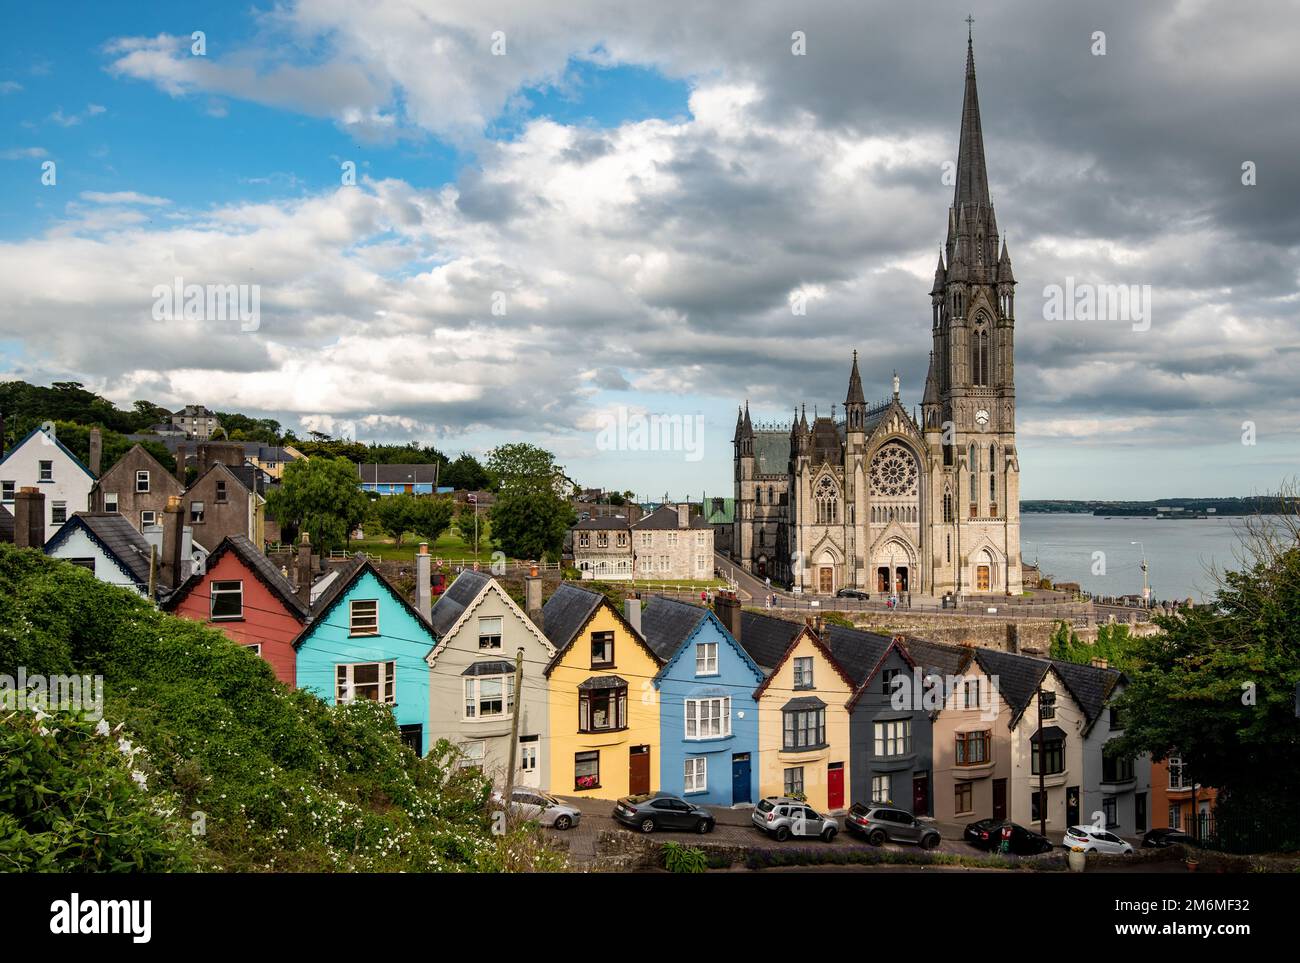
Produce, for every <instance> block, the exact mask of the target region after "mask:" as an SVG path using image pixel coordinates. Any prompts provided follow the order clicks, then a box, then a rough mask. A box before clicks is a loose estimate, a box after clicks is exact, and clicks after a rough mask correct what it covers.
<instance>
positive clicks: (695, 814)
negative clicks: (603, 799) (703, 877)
mask: <svg viewBox="0 0 1300 963" xmlns="http://www.w3.org/2000/svg"><path fill="white" fill-rule="evenodd" d="M614 818H615V819H617V820H618V821H619V822H620V823H622V824H623V825H624V826H631V827H632V828H633V829H639V830H641V832H643V833H652V832H654V831H655V830H656V829H689V830H694V831H695V832H697V833H701V834H703V833H708V832H712V831H713V823H714V818H713V813H711V812H709V811H708V810H707V809H705V808H704V807H703V806H693V805H691V804H690V803H688V802H687V801H686V800H685V799H678V798H677V797H676V796H669V795H667V794H666V793H648V794H646V795H644V796H624V797H623V798H622V799H620V800H619V801H618V802H617V803H616V804H615V805H614Z"/></svg>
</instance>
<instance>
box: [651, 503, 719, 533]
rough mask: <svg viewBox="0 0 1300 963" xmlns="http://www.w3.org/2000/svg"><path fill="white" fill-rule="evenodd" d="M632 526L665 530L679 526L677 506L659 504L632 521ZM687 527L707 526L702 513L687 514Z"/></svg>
mask: <svg viewBox="0 0 1300 963" xmlns="http://www.w3.org/2000/svg"><path fill="white" fill-rule="evenodd" d="M632 527H633V528H637V529H643V530H648V531H667V530H668V529H672V528H679V527H680V526H679V525H678V524H677V506H676V505H660V506H659V507H658V508H656V509H655V510H654V511H652V512H651V513H650V514H648V515H642V516H641V517H640V518H638V519H637V520H636V521H635V522H633V523H632ZM686 527H687V528H708V527H709V523H708V522H706V521H705V520H704V517H703V516H702V515H693V514H688V516H687V522H686Z"/></svg>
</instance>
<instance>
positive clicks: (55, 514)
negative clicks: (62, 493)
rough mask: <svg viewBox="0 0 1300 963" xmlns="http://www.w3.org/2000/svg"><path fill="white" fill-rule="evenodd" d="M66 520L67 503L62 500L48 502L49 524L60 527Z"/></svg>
mask: <svg viewBox="0 0 1300 963" xmlns="http://www.w3.org/2000/svg"><path fill="white" fill-rule="evenodd" d="M60 516H62V517H60ZM67 520H68V503H67V502H66V501H64V500H62V499H60V500H59V501H56V502H50V522H51V524H54V525H62V524H63V523H64V522H66V521H67Z"/></svg>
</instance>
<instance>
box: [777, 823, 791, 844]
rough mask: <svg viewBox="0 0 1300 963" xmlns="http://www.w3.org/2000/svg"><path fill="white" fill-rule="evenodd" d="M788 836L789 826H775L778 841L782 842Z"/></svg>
mask: <svg viewBox="0 0 1300 963" xmlns="http://www.w3.org/2000/svg"><path fill="white" fill-rule="evenodd" d="M789 838H790V827H789V826H777V827H776V841H777V842H778V843H783V842H785V841H786V840H787V839H789Z"/></svg>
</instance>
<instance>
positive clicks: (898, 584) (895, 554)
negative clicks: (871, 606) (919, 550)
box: [871, 538, 916, 595]
mask: <svg viewBox="0 0 1300 963" xmlns="http://www.w3.org/2000/svg"><path fill="white" fill-rule="evenodd" d="M915 560H916V551H915V549H913V548H912V546H910V545H908V544H907V543H906V542H904V541H903V540H902V539H901V538H891V539H889V540H888V541H886V542H885V543H884V544H883V545H881V546H880V547H879V548H877V549H876V550H875V552H874V553H872V556H871V580H872V584H873V585H874V587H875V590H876V592H877V593H878V594H880V595H906V594H907V593H908V592H911V591H912V590H913V588H914V584H913V583H914V582H915V574H916V561H915Z"/></svg>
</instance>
